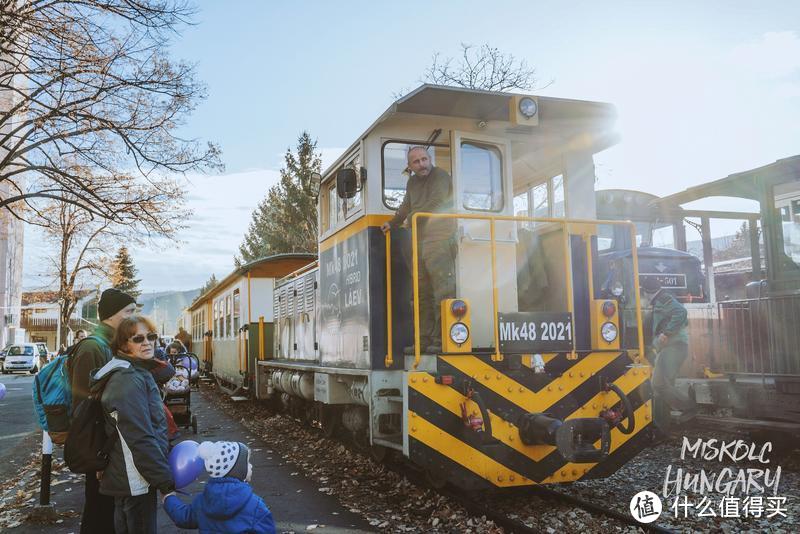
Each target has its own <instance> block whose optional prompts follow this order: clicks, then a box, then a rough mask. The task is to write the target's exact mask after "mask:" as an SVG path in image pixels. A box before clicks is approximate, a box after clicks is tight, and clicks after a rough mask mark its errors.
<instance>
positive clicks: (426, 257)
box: [381, 146, 457, 353]
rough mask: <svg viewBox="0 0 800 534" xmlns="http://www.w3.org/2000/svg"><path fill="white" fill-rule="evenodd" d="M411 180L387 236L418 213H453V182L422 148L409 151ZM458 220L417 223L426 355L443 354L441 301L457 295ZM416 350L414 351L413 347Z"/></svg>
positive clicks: (387, 227) (388, 225)
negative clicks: (440, 352) (456, 221)
mask: <svg viewBox="0 0 800 534" xmlns="http://www.w3.org/2000/svg"><path fill="white" fill-rule="evenodd" d="M407 156H408V169H409V171H411V176H410V178H409V179H408V184H407V185H406V195H405V197H404V198H403V203H402V204H400V207H399V208H398V209H397V212H396V213H395V215H394V217H393V218H392V219H391V220H390V221H388V222H386V223H384V224H383V226H381V230H383V232H384V233H386V232H388V231H389V230H392V229H394V228H399V227H400V226H401V225H402V224H403V223H404V222H405V221H406V220H408V222H409V226H410V223H411V217H412V216H413V215H414V214H415V213H420V212H424V213H451V212H452V211H453V179H452V178H451V177H450V175H449V174H447V172H446V171H444V170H442V169H440V168H439V167H435V166H434V165H433V164H432V163H431V158H430V154H428V150H427V148H425V147H423V146H412V147H411V148H409V150H408V154H407ZM455 228H456V224H455V220H453V219H426V218H421V219H419V220H418V222H417V229H418V232H419V234H418V242H419V249H420V250H419V256H418V257H419V298H420V322H419V324H420V346H421V347H422V349H423V351H426V352H430V353H434V352H438V351H440V350H441V344H442V342H441V312H440V309H439V306H440V303H441V301H442V300H444V299H447V298H454V297H455V295H456V281H455V256H456V250H457V245H456V241H455ZM412 348H413V347H412Z"/></svg>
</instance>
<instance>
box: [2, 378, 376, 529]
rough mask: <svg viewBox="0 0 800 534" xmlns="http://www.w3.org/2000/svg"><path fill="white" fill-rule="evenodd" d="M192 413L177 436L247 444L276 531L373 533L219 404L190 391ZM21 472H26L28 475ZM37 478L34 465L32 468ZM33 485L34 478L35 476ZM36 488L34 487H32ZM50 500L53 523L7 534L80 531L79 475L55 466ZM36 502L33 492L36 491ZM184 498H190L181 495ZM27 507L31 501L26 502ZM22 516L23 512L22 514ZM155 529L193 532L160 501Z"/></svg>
mask: <svg viewBox="0 0 800 534" xmlns="http://www.w3.org/2000/svg"><path fill="white" fill-rule="evenodd" d="M192 412H193V413H194V414H196V415H197V419H198V433H197V435H193V434H192V430H191V428H189V429H186V430H184V429H181V438H182V439H189V440H194V441H197V442H202V441H218V440H225V441H240V442H242V443H245V444H247V446H248V447H250V449H251V451H252V454H251V462H252V464H253V480H252V481H251V486H252V487H253V490H254V491H255V493H257V494H258V495H259V496H261V498H262V499H264V502H265V503H266V504H267V506H268V507H269V508H270V510H271V511H272V516H273V518H274V519H275V527H276V532H279V533H280V532H315V533H316V532H320V533H332V534H333V533H342V532H356V533H358V532H374V528H373V527H370V526H369V524H368V523H367V522H366V521H365V520H364V518H362V517H361V516H360V515H358V514H354V513H351V512H350V511H349V510H348V509H347V508H344V507H342V506H341V505H340V504H339V502H338V501H337V500H336V497H335V496H331V495H327V494H324V493H321V492H320V491H319V487H318V486H319V484H318V483H316V482H314V481H313V480H310V479H307V478H304V477H303V476H302V474H300V473H298V471H300V470H299V469H297V468H295V467H293V466H292V465H291V464H288V463H287V462H286V461H285V460H283V459H282V458H281V457H280V455H278V454H277V453H273V451H271V450H270V449H269V447H268V446H266V445H265V444H264V443H263V442H262V441H260V440H259V439H258V438H257V437H256V436H253V435H252V434H251V433H250V432H249V431H248V430H247V429H246V428H245V427H244V426H243V425H242V424H241V423H239V422H238V421H236V420H234V419H233V418H231V417H229V416H228V415H227V414H226V413H224V412H223V411H222V410H221V409H220V408H219V407H217V406H216V405H214V404H212V402H210V401H209V400H208V398H207V397H206V396H205V395H202V394H200V393H198V392H193V393H192ZM62 452H63V449H61V448H60V447H56V450H54V454H53V456H54V460H55V459H56V458H58V459H59V460H60V459H61V456H62ZM23 476H31V473H30V472H29V473H27V475H25V474H23ZM36 477H37V478H38V469H37V470H36ZM206 480H208V476H207V475H206V474H202V475H201V476H200V477H199V478H198V480H197V481H195V482H194V483H192V484H191V485H190V486H188V487H187V488H184V489H183V491H185V492H187V493H190V494H192V495H195V494H198V493H201V492H202V491H203V484H204V482H205V481H206ZM37 484H38V480H37ZM37 487H38V486H37ZM51 491H52V493H51V502H52V503H53V507H54V511H55V512H56V514H57V518H56V521H59V522H54V523H48V524H34V523H33V522H31V520H27V521H25V522H24V523H22V524H20V525H18V526H15V527H13V528H7V529H4V530H3V531H4V532H6V533H45V532H47V533H58V534H68V533H77V532H79V530H80V512H81V510H82V509H83V477H82V476H77V475H73V474H72V473H70V472H69V471H68V470H66V469H64V470H60V472H58V473H57V474H56V475H55V476H54V478H53V481H52V490H51ZM36 497H37V500H36V502H38V492H37V493H36ZM181 498H182V499H183V500H184V502H189V500H190V497H187V496H182V497H181ZM26 507H28V508H30V509H32V503H31V504H28V505H26ZM25 515H27V513H26V514H25ZM158 530H159V532H197V531H196V530H194V531H190V530H182V529H179V528H177V527H175V525H174V524H173V523H172V521H171V520H170V519H169V517H168V516H167V514H166V512H164V510H163V508H161V505H160V500H159V516H158Z"/></svg>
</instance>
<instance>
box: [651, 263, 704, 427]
mask: <svg viewBox="0 0 800 534" xmlns="http://www.w3.org/2000/svg"><path fill="white" fill-rule="evenodd" d="M642 289H643V290H644V292H645V293H646V294H648V295H649V300H650V303H651V305H652V307H653V350H654V351H655V353H656V360H655V364H654V369H653V378H652V384H653V395H654V396H655V401H656V405H655V410H654V412H655V414H654V417H653V422H654V423H655V424H656V426H657V427H658V428H659V430H661V431H662V432H663V433H666V432H667V431H668V429H669V419H670V413H669V410H670V409H675V410H680V412H681V416H680V419H679V422H680V423H685V422H688V421H689V420H691V419H693V418H694V417H695V416H696V415H697V403H696V402H695V401H694V400H693V399H692V398H690V397H689V396H688V395H686V394H685V393H683V392H681V391H680V390H678V389H677V388H676V387H675V379H676V378H678V372H679V371H680V369H681V365H683V362H684V361H686V358H688V357H689V335H688V333H687V329H688V326H689V321H688V319H687V313H686V308H685V307H684V306H683V304H681V303H680V302H678V299H676V298H675V296H674V295H673V294H672V293H670V292H669V291H665V290H664V289H662V288H661V283H660V282H659V281H658V280H657V279H656V278H655V277H653V276H651V277H648V278H646V279H645V280H644V282H643V283H642Z"/></svg>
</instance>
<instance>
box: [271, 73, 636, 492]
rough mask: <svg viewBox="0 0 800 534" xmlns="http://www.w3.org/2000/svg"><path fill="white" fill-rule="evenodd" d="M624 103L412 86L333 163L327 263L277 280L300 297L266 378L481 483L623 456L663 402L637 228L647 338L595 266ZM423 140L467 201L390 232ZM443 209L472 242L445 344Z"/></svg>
mask: <svg viewBox="0 0 800 534" xmlns="http://www.w3.org/2000/svg"><path fill="white" fill-rule="evenodd" d="M614 116H615V113H614V109H613V107H612V106H610V105H608V104H602V103H597V102H586V101H575V100H565V99H559V98H550V97H536V96H533V95H512V94H508V93H495V92H487V91H476V90H465V89H459V88H452V87H440V86H431V85H424V86H422V87H420V88H418V89H417V90H415V91H413V92H411V93H409V94H408V95H406V96H405V97H403V98H401V99H399V100H397V101H396V102H395V103H394V104H392V106H391V107H390V108H389V109H388V110H387V111H386V112H385V113H384V114H383V115H381V116H380V117H379V118H378V120H377V121H376V122H375V123H373V124H372V125H371V126H370V127H369V128H368V129H367V131H366V132H364V133H363V134H362V135H361V136H360V137H359V138H358V140H357V141H356V142H355V143H353V145H351V146H350V147H349V148H348V149H347V150H346V151H345V152H344V154H343V155H342V156H341V157H340V158H339V159H338V160H337V161H336V162H335V163H334V164H333V165H332V166H331V167H330V168H329V169H327V170H326V171H325V173H324V174H323V175H322V177H321V185H320V194H319V229H320V241H319V267H318V269H316V270H311V271H304V272H302V273H298V274H297V275H295V276H290V277H288V278H286V279H285V280H283V281H279V282H278V283H277V284H276V293H278V294H281V295H283V294H285V295H286V299H287V304H286V305H285V306H283V304H282V303H281V306H283V307H276V311H275V317H276V321H277V322H278V326H276V340H275V358H274V359H272V360H267V361H264V362H259V365H260V366H261V367H260V372H259V380H260V381H261V383H262V384H263V387H259V388H258V389H259V392H261V393H263V394H264V395H266V396H279V397H280V398H281V399H282V402H283V403H284V405H285V406H286V407H287V408H288V409H289V410H290V411H292V412H293V413H295V414H298V413H300V412H303V413H306V416H305V417H318V418H319V419H320V421H321V422H322V425H323V429H329V430H330V429H332V428H333V427H336V426H337V425H339V426H341V425H343V426H344V427H345V428H346V429H347V430H349V431H350V432H352V434H353V435H354V437H357V439H359V440H360V441H361V442H362V443H365V444H369V445H370V446H372V447H373V450H375V449H376V448H377V449H379V450H380V449H396V450H397V451H401V452H402V453H403V455H404V456H405V457H407V458H408V459H409V460H410V461H411V462H413V463H415V464H417V465H420V466H422V467H424V468H425V469H427V470H428V471H429V472H430V473H431V474H432V475H433V476H434V477H435V478H437V479H440V480H449V481H451V482H455V483H458V484H459V485H461V486H463V487H470V488H479V487H492V486H518V485H528V484H533V483H538V482H544V481H547V482H560V481H572V480H577V479H580V478H583V477H599V476H605V475H607V474H609V473H612V472H613V471H614V470H616V469H617V468H618V467H619V466H620V465H621V464H622V463H623V462H624V461H625V460H626V459H627V458H629V457H631V456H632V455H634V454H636V452H637V451H638V450H640V449H641V448H642V447H643V446H644V444H646V443H647V442H648V439H649V436H648V434H649V433H648V432H646V431H645V430H646V429H647V427H648V425H649V424H650V413H651V412H650V404H651V401H650V393H649V384H648V383H649V372H650V369H649V367H648V365H647V363H646V362H645V361H644V360H643V358H641V354H642V353H643V351H642V331H641V321H639V320H638V318H639V316H638V313H639V307H638V306H639V304H638V286H637V278H636V276H637V263H636V261H637V256H636V250H635V247H634V250H633V253H632V257H633V268H632V269H631V272H630V273H628V275H629V277H630V280H629V281H628V287H631V288H635V289H636V290H634V291H632V293H631V295H630V298H631V299H633V302H634V303H635V313H636V315H635V326H636V327H637V328H638V329H637V328H634V329H633V330H632V334H630V335H631V336H632V337H633V338H634V339H633V340H631V342H630V343H626V344H625V345H623V344H621V339H620V336H621V332H620V330H621V329H620V324H619V312H618V302H617V300H616V299H615V297H613V296H611V297H608V296H607V295H604V294H603V293H602V291H601V288H600V287H599V284H595V283H594V277H595V273H596V270H597V268H598V267H597V265H598V250H597V233H598V221H597V220H596V218H595V196H594V183H595V177H594V164H593V155H594V154H595V153H597V152H600V151H602V150H604V149H606V148H608V147H610V146H612V145H613V144H614V143H615V142H616V136H615V134H614V132H613V122H614ZM419 146H422V147H425V148H426V150H427V153H428V156H429V158H430V160H431V163H432V165H434V166H435V167H438V168H439V169H441V170H442V171H444V172H445V173H447V175H448V176H450V178H451V180H452V198H453V206H452V208H451V209H448V210H446V211H444V210H439V211H436V212H419V213H416V214H414V215H413V216H412V217H410V218H409V220H407V221H406V224H405V225H404V227H402V228H397V229H393V230H391V231H389V232H387V233H386V234H384V232H383V231H382V230H381V225H383V224H384V223H385V222H387V221H389V220H390V219H391V218H392V216H393V214H394V212H395V211H396V210H397V208H398V207H399V206H400V205H401V203H402V200H403V197H404V195H405V188H406V183H407V182H408V180H409V178H410V171H409V170H408V162H407V153H408V151H409V149H410V148H411V147H419ZM433 222H439V223H442V222H444V223H445V224H446V225H448V227H449V228H451V229H452V236H451V237H450V238H449V239H448V241H447V244H444V245H443V244H440V245H439V246H452V247H453V251H454V257H455V273H454V278H455V294H453V295H450V296H449V298H447V299H445V300H443V301H441V302H436V303H435V306H437V307H441V318H442V325H441V338H442V346H441V348H438V349H436V348H434V349H435V350H430V348H428V347H424V346H422V344H421V343H420V331H421V329H422V328H423V327H424V328H430V325H428V324H420V323H421V317H422V315H421V309H420V305H421V302H422V301H423V300H426V295H425V294H424V291H425V287H422V286H421V285H420V270H421V267H420V262H421V249H420V242H421V240H423V239H424V237H425V234H424V232H421V229H422V228H423V227H425V226H426V225H428V224H431V223H433ZM603 224H611V225H619V226H620V227H623V228H626V229H628V231H632V226H631V225H630V224H628V223H624V222H619V221H617V222H614V221H605V222H604V223H603ZM312 292H313V297H311V298H310V297H307V294H312ZM308 302H313V304H314V305H313V307H309V306H308V305H307V303H308ZM301 329H302V330H303V331H304V332H306V333H307V332H313V336H314V339H313V343H305V346H306V347H308V348H307V349H306V350H299V349H298V348H297V347H298V346H297V344H294V343H292V342H291V339H294V338H293V337H291V336H294V335H297V334H292V332H299V331H300V330H301ZM409 346H410V347H413V350H411V351H410V353H407V352H408V351H406V350H404V349H405V348H407V347H409ZM623 346H625V347H630V348H629V349H623V348H621V347H623ZM310 347H313V349H311V348H310ZM309 410H310V411H309Z"/></svg>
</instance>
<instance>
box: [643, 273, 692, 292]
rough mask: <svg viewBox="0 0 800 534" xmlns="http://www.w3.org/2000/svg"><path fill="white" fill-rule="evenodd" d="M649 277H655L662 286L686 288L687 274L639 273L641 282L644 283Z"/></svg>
mask: <svg viewBox="0 0 800 534" xmlns="http://www.w3.org/2000/svg"><path fill="white" fill-rule="evenodd" d="M648 278H655V279H656V280H658V283H659V284H661V287H667V288H672V289H685V288H686V275H685V274H680V273H676V274H669V273H668V274H661V273H639V284H644V281H645V280H646V279H648Z"/></svg>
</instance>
